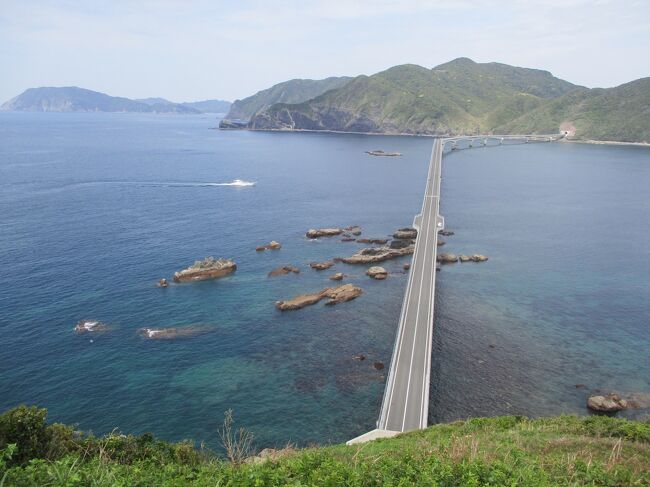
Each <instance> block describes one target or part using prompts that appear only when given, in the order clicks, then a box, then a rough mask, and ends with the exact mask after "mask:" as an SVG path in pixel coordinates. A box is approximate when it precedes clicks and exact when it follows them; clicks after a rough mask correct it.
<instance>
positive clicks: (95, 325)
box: [74, 320, 108, 333]
mask: <svg viewBox="0 0 650 487" xmlns="http://www.w3.org/2000/svg"><path fill="white" fill-rule="evenodd" d="M107 329H108V327H107V326H106V325H105V324H104V323H102V322H101V321H97V320H80V321H79V322H78V323H77V324H76V325H75V327H74V331H75V333H94V332H97V331H106V330H107Z"/></svg>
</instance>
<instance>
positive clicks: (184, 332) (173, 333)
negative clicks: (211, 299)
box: [138, 326, 212, 340]
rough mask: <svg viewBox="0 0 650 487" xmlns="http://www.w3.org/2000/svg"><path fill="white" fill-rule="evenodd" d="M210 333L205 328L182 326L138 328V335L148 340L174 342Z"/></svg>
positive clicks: (207, 328)
mask: <svg viewBox="0 0 650 487" xmlns="http://www.w3.org/2000/svg"><path fill="white" fill-rule="evenodd" d="M210 331H212V328H210V327H207V326H184V327H181V328H140V329H139V330H138V334H139V335H140V336H141V337H143V338H146V339H148V340H175V339H177V338H190V337H194V336H197V335H202V334H204V333H208V332H210Z"/></svg>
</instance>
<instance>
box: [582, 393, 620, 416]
mask: <svg viewBox="0 0 650 487" xmlns="http://www.w3.org/2000/svg"><path fill="white" fill-rule="evenodd" d="M587 407H588V408H589V409H591V410H592V411H596V412H600V413H615V412H618V411H622V410H623V409H627V407H628V404H627V401H626V400H625V399H621V397H620V396H619V395H618V394H608V395H607V396H591V397H590V398H589V399H587Z"/></svg>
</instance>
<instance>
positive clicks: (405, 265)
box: [402, 263, 411, 271]
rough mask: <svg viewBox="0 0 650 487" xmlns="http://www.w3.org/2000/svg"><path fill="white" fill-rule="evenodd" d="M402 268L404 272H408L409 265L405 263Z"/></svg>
mask: <svg viewBox="0 0 650 487" xmlns="http://www.w3.org/2000/svg"><path fill="white" fill-rule="evenodd" d="M402 267H404V270H405V271H408V270H409V269H410V268H411V264H409V263H406V264H404V265H403V266H402Z"/></svg>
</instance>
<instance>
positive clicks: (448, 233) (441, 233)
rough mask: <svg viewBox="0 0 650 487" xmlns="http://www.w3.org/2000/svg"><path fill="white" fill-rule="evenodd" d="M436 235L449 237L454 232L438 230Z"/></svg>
mask: <svg viewBox="0 0 650 487" xmlns="http://www.w3.org/2000/svg"><path fill="white" fill-rule="evenodd" d="M438 233H439V234H440V235H443V236H445V237H450V236H451V235H453V234H454V232H452V231H451V230H438Z"/></svg>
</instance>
